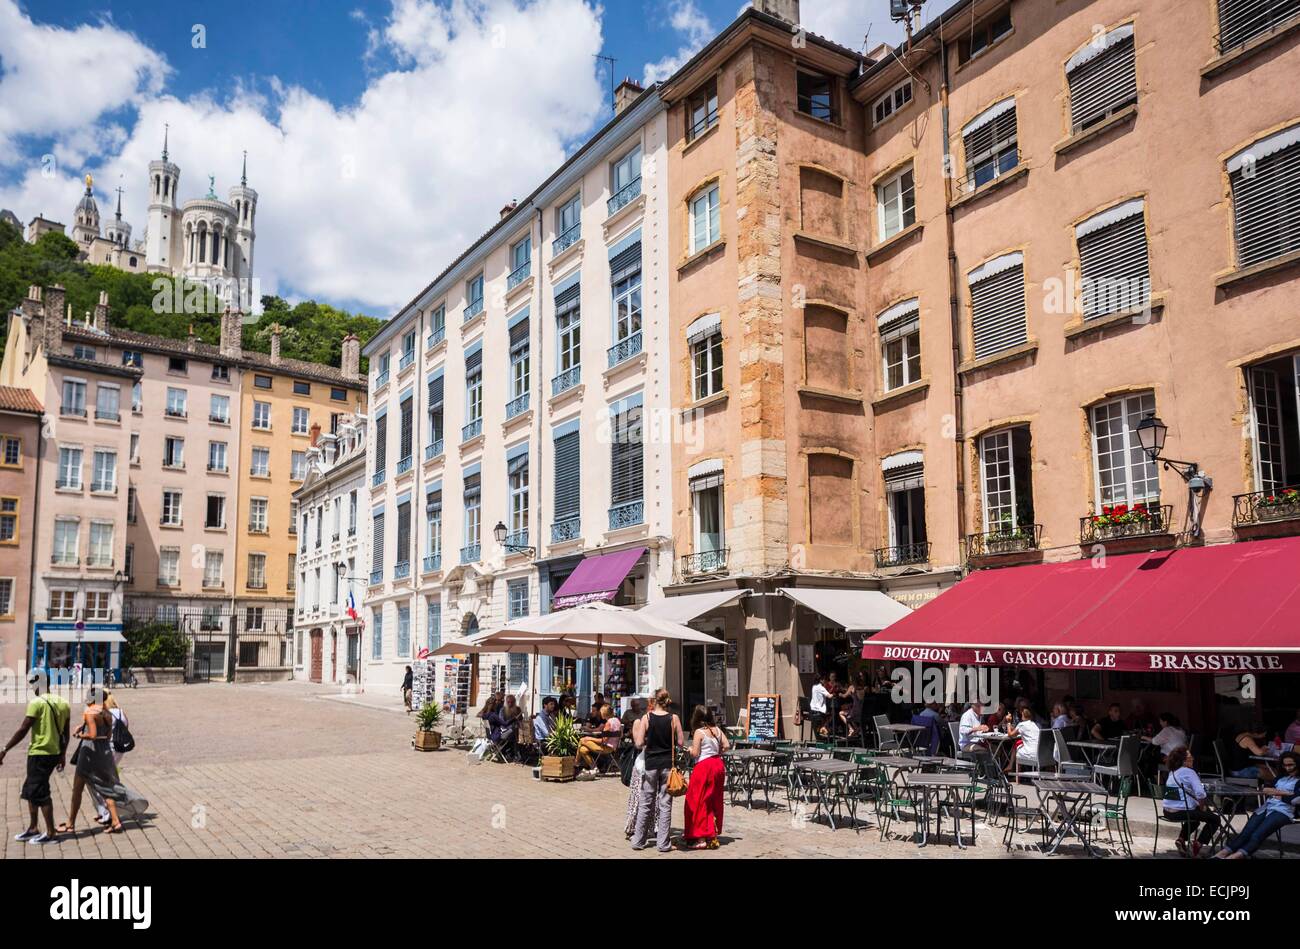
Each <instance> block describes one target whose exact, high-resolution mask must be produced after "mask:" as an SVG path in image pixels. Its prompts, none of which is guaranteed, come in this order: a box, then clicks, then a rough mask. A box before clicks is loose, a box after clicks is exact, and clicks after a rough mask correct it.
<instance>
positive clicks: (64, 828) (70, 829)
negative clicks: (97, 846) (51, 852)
mask: <svg viewBox="0 0 1300 949" xmlns="http://www.w3.org/2000/svg"><path fill="white" fill-rule="evenodd" d="M54 832H55V833H56V834H71V835H72V836H73V837H75V836H77V828H76V827H74V826H73V825H72V824H69V823H68V822H67V821H64V822H63V823H62V824H60V825H59V826H58V827H56V828H54Z"/></svg>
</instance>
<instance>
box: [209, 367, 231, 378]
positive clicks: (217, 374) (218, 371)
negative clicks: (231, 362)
mask: <svg viewBox="0 0 1300 949" xmlns="http://www.w3.org/2000/svg"><path fill="white" fill-rule="evenodd" d="M212 381H213V382H229V381H230V367H229V366H223V365H219V364H218V365H214V366H213V367H212Z"/></svg>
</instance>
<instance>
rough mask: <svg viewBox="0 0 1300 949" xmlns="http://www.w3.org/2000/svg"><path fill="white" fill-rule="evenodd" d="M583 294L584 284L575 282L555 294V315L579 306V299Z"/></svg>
mask: <svg viewBox="0 0 1300 949" xmlns="http://www.w3.org/2000/svg"><path fill="white" fill-rule="evenodd" d="M581 296H582V284H579V283H575V284H574V285H573V286H571V287H569V288H568V289H567V290H562V291H560V292H559V293H557V294H556V295H555V315H556V316H559V315H561V314H562V313H567V312H568V311H569V310H576V309H577V308H578V301H579V299H580V298H581Z"/></svg>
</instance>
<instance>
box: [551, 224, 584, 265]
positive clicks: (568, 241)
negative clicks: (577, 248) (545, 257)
mask: <svg viewBox="0 0 1300 949" xmlns="http://www.w3.org/2000/svg"><path fill="white" fill-rule="evenodd" d="M581 236H582V224H581V223H578V224H575V225H573V227H571V228H569V229H568V230H567V231H565V232H564V233H563V234H561V235H560V236H559V237H557V238H556V239H555V240H554V241H552V242H551V256H552V257H558V256H559V255H560V254H562V253H564V252H565V251H566V250H568V249H569V248H570V247H572V246H573V245H574V244H576V243H577V241H578V238H579V237H581Z"/></svg>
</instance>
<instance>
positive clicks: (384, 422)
mask: <svg viewBox="0 0 1300 949" xmlns="http://www.w3.org/2000/svg"><path fill="white" fill-rule="evenodd" d="M387 466H388V415H387V414H386V413H385V414H384V415H381V416H379V417H378V418H376V419H375V477H374V483H375V484H382V483H383V480H384V472H385V470H386V468H387Z"/></svg>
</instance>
